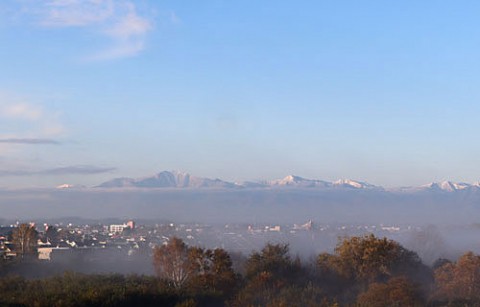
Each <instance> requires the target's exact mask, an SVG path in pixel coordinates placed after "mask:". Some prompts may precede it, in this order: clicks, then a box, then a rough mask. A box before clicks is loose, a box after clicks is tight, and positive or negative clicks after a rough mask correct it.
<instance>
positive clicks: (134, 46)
mask: <svg viewBox="0 0 480 307" xmlns="http://www.w3.org/2000/svg"><path fill="white" fill-rule="evenodd" d="M35 6H36V8H37V9H36V10H35V14H36V15H37V16H38V18H39V25H41V26H43V27H52V28H65V27H80V28H88V29H89V30H91V31H93V33H96V35H100V36H103V37H105V38H106V39H107V40H108V44H109V46H108V47H106V48H105V49H104V50H101V51H99V52H97V53H95V54H93V55H91V56H88V57H87V59H89V60H110V59H117V58H123V57H130V56H134V55H137V54H138V53H140V52H141V51H143V50H144V49H145V45H146V44H145V42H146V38H147V34H148V32H150V31H151V30H152V29H153V23H152V20H151V18H149V17H148V16H144V15H142V14H140V13H139V12H138V8H137V6H136V4H135V2H134V1H128V0H50V1H45V2H40V4H39V3H38V2H36V4H35Z"/></svg>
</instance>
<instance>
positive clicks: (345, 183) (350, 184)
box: [333, 179, 377, 189]
mask: <svg viewBox="0 0 480 307" xmlns="http://www.w3.org/2000/svg"><path fill="white" fill-rule="evenodd" d="M333 186H335V187H346V188H355V189H371V188H377V186H374V185H373V184H370V183H366V182H361V181H356V180H352V179H339V180H337V181H335V182H334V183H333Z"/></svg>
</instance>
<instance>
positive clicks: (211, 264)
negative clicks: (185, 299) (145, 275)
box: [153, 238, 237, 297]
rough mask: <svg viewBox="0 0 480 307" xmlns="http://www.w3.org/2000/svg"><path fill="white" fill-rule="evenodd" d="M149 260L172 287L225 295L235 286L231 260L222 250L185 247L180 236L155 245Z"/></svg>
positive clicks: (235, 280) (158, 273) (235, 279)
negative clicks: (157, 245)
mask: <svg viewBox="0 0 480 307" xmlns="http://www.w3.org/2000/svg"><path fill="white" fill-rule="evenodd" d="M153 262H154V266H155V270H156V272H157V275H158V276H159V277H160V278H162V279H165V280H167V281H168V282H170V283H171V285H173V286H174V287H175V288H176V289H180V288H187V289H188V290H190V291H191V292H193V293H202V292H205V293H207V292H208V293H214V294H215V295H217V296H221V297H226V296H228V295H229V294H231V293H232V291H233V289H234V288H235V286H236V282H237V276H236V274H235V272H234V271H233V268H232V261H231V260H230V256H229V254H228V253H227V252H226V251H225V250H223V249H214V250H204V249H202V248H199V247H188V246H187V245H186V244H185V243H184V242H183V241H182V240H181V239H179V238H172V239H171V240H170V242H169V243H168V244H167V245H164V246H161V247H157V248H155V251H154V255H153Z"/></svg>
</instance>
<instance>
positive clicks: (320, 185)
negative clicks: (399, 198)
mask: <svg viewBox="0 0 480 307" xmlns="http://www.w3.org/2000/svg"><path fill="white" fill-rule="evenodd" d="M61 187H63V188H65V187H70V186H68V185H62V186H61ZM96 187H97V188H195V189H196V188H216V189H242V188H259V189H262V188H314V189H355V190H372V191H390V192H421V191H443V192H455V191H461V190H472V189H480V183H479V182H477V183H474V184H469V183H463V182H461V183H455V182H451V181H442V182H432V183H429V184H426V185H421V186H413V187H400V188H390V189H386V188H383V187H381V186H377V185H373V184H370V183H367V182H361V181H356V180H351V179H340V180H337V181H333V182H330V181H325V180H318V179H307V178H303V177H300V176H295V175H288V176H286V177H284V178H282V179H277V180H272V181H259V182H250V181H247V182H242V183H234V182H228V181H224V180H221V179H218V178H216V179H210V178H203V177H197V176H193V175H190V174H188V173H183V172H178V171H162V172H159V173H158V174H155V175H153V176H149V177H143V178H137V179H134V178H128V177H123V178H115V179H112V180H109V181H106V182H104V183H102V184H100V185H98V186H96Z"/></svg>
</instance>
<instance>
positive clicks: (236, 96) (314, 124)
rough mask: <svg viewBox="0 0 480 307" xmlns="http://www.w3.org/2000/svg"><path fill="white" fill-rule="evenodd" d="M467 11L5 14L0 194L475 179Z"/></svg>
mask: <svg viewBox="0 0 480 307" xmlns="http://www.w3.org/2000/svg"><path fill="white" fill-rule="evenodd" d="M479 12H480V4H479V3H478V2H476V1H462V2H461V3H459V2H458V1H441V2H440V1H397V2H386V1H302V2H298V1H279V0H277V1H261V2H259V1H236V2H234V1H221V0H216V1H213V0H212V1H147V0H140V1H128V0H116V1H113V0H83V1H80V0H45V1H35V0H5V1H2V2H1V3H0V41H1V43H0V72H1V73H0V186H3V187H23V186H40V187H42V186H55V185H58V184H62V183H71V184H82V185H87V186H90V185H96V184H99V183H101V182H102V181H104V180H107V179H110V178H112V177H119V176H128V177H139V176H147V175H151V174H154V173H156V172H158V171H161V170H180V171H186V172H190V173H192V174H195V175H198V176H205V177H219V178H223V179H226V180H232V181H242V180H260V179H274V178H279V177H284V176H285V175H287V174H296V175H300V176H303V177H307V178H317V179H324V180H336V179H339V178H352V179H357V180H363V181H368V182H371V183H373V184H378V185H384V186H403V185H417V184H424V183H428V182H430V181H440V180H453V181H466V182H475V181H478V180H480V164H479V163H478V157H479V156H480V143H479V142H478V141H477V138H478V137H477V135H478V122H479V120H478V115H479V114H480V104H479V103H478V101H479V98H480V88H479V87H478V84H479V81H480V80H479V79H480V74H479V72H480V60H479V59H480V19H478V13H479Z"/></svg>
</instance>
